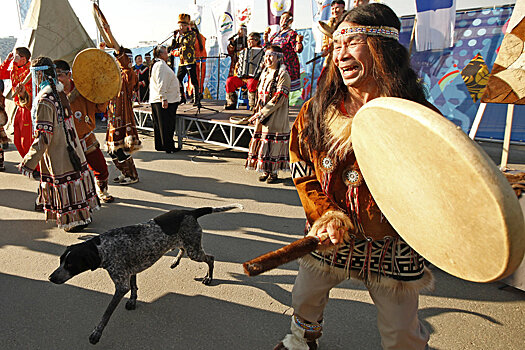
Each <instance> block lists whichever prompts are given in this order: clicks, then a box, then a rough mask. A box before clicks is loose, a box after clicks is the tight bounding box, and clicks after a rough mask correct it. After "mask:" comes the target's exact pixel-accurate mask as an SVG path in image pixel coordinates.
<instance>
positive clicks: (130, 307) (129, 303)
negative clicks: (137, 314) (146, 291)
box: [126, 299, 137, 310]
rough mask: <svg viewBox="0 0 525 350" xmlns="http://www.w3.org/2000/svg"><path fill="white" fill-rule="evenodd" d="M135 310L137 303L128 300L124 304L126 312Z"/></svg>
mask: <svg viewBox="0 0 525 350" xmlns="http://www.w3.org/2000/svg"><path fill="white" fill-rule="evenodd" d="M136 308H137V301H136V300H131V299H130V300H128V301H127V302H126V310H135V309H136Z"/></svg>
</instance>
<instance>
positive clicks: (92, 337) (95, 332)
mask: <svg viewBox="0 0 525 350" xmlns="http://www.w3.org/2000/svg"><path fill="white" fill-rule="evenodd" d="M101 336H102V331H99V330H97V329H96V328H95V329H94V330H93V332H91V335H90V336H89V342H90V343H91V344H96V343H98V341H99V340H100V337H101Z"/></svg>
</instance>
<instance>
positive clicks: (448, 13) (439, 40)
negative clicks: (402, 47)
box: [415, 0, 456, 51]
mask: <svg viewBox="0 0 525 350" xmlns="http://www.w3.org/2000/svg"><path fill="white" fill-rule="evenodd" d="M416 10H417V14H416V18H417V22H416V38H415V41H416V50H417V51H426V50H442V49H444V48H447V47H451V46H452V45H453V44H454V23H455V18H456V0H416Z"/></svg>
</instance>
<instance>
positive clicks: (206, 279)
mask: <svg viewBox="0 0 525 350" xmlns="http://www.w3.org/2000/svg"><path fill="white" fill-rule="evenodd" d="M211 280H212V278H211V277H209V276H206V277H204V278H203V279H202V284H204V285H207V286H209V285H210V283H211Z"/></svg>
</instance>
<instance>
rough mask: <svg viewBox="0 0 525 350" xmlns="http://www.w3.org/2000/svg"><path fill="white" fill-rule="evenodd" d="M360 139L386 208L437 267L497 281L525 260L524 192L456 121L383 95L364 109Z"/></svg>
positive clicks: (355, 128)
mask: <svg viewBox="0 0 525 350" xmlns="http://www.w3.org/2000/svg"><path fill="white" fill-rule="evenodd" d="M352 143H353V145H354V150H355V154H356V157H357V161H358V163H359V167H360V169H361V171H362V173H363V177H364V179H365V181H366V183H367V185H368V187H369V188H370V191H371V193H372V195H373V197H374V199H375V200H376V202H377V204H378V206H379V207H380V208H381V210H382V211H383V213H384V214H385V216H386V218H387V219H388V220H389V222H390V223H391V224H392V226H393V227H394V228H395V229H396V230H397V231H398V232H399V234H400V235H401V236H402V237H403V239H404V240H405V241H406V242H407V243H408V244H409V245H410V246H411V247H412V248H414V249H415V250H416V251H417V252H418V253H420V254H421V255H423V256H424V257H425V258H426V259H427V260H429V261H430V262H431V263H432V264H434V265H436V266H437V267H439V268H441V269H442V270H444V271H446V272H448V273H450V274H452V275H454V276H457V277H460V278H463V279H466V280H469V281H474V282H491V281H495V280H498V279H501V278H503V277H505V276H508V275H509V274H511V273H512V272H513V271H514V270H515V269H516V268H517V267H518V265H519V264H520V263H521V261H522V258H523V253H524V251H525V223H524V219H523V214H522V210H521V207H520V205H519V203H518V200H517V198H516V195H515V194H514V192H513V190H512V188H511V187H510V185H509V183H508V182H507V180H506V179H505V177H504V176H503V174H502V173H501V171H500V170H499V169H498V167H497V166H496V165H495V164H494V163H493V162H492V160H491V159H490V158H489V157H488V156H487V154H486V153H485V152H484V151H483V150H482V149H481V148H480V147H479V146H478V145H477V144H476V143H474V142H473V141H472V140H471V139H470V138H468V136H467V135H466V134H465V133H464V132H463V131H461V130H460V129H459V128H458V127H456V125H454V124H453V123H451V122H450V121H448V120H447V119H446V118H444V117H443V116H441V115H439V114H438V113H436V112H434V111H432V110H431V109H429V108H427V107H424V106H422V105H420V104H417V103H415V102H411V101H407V100H403V99H399V98H392V97H382V98H377V99H374V100H372V101H370V102H368V103H367V104H365V105H364V106H363V107H362V108H361V109H360V110H359V112H358V113H357V114H356V116H355V119H354V121H353V123H352Z"/></svg>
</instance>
